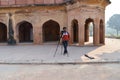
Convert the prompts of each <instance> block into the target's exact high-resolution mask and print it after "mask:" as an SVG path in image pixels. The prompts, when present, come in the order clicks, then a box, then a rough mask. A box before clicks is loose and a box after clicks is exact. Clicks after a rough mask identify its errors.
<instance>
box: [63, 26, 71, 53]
mask: <svg viewBox="0 0 120 80" xmlns="http://www.w3.org/2000/svg"><path fill="white" fill-rule="evenodd" d="M61 38H62V44H63V47H64V53H63V55H65V54H68V50H67V47H68V42H69V39H70V35H69V33H68V32H67V28H66V27H63V31H61Z"/></svg>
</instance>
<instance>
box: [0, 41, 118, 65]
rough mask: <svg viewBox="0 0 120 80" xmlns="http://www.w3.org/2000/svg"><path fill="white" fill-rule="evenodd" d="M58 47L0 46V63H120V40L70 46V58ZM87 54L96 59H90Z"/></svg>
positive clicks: (46, 45)
mask: <svg viewBox="0 0 120 80" xmlns="http://www.w3.org/2000/svg"><path fill="white" fill-rule="evenodd" d="M55 50H56V45H49V44H44V45H31V44H29V45H28V44H26V45H23V44H22V45H16V46H6V45H4V46H3V45H2V46H0V63H84V62H112V61H120V39H106V45H103V46H92V45H91V46H89V45H87V46H84V47H79V46H69V47H68V50H69V57H68V56H63V55H61V50H62V48H61V46H59V48H58V51H57V53H56V56H55V57H53V55H54V53H55ZM85 54H87V55H89V56H91V57H94V58H95V59H89V58H87V57H85V56H84V55H85Z"/></svg>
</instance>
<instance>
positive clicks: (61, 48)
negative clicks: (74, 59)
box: [61, 44, 63, 55]
mask: <svg viewBox="0 0 120 80" xmlns="http://www.w3.org/2000/svg"><path fill="white" fill-rule="evenodd" d="M62 52H63V45H62V44H61V55H62V54H63V53H62Z"/></svg>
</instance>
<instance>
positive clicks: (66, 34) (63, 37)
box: [62, 31, 70, 41]
mask: <svg viewBox="0 0 120 80" xmlns="http://www.w3.org/2000/svg"><path fill="white" fill-rule="evenodd" d="M69 39H70V35H69V33H68V32H67V31H63V32H62V40H63V41H68V40H69Z"/></svg>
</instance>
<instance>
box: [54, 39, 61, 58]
mask: <svg viewBox="0 0 120 80" xmlns="http://www.w3.org/2000/svg"><path fill="white" fill-rule="evenodd" d="M59 43H60V41H58V44H57V47H56V50H55V53H54V55H53V57H55V55H56V53H57V50H58V47H59Z"/></svg>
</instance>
